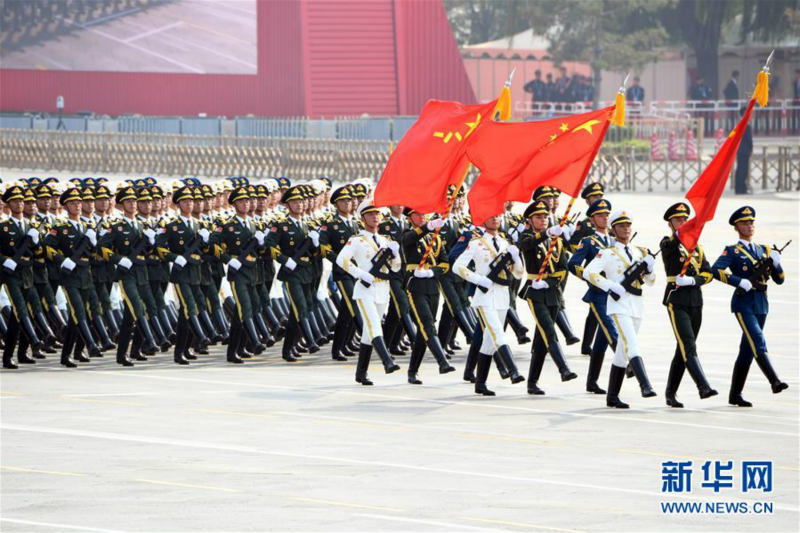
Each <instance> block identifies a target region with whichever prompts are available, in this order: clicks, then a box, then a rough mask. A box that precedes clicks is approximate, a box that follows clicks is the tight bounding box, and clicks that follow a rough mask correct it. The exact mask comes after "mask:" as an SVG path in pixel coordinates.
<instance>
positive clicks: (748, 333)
mask: <svg viewBox="0 0 800 533" xmlns="http://www.w3.org/2000/svg"><path fill="white" fill-rule="evenodd" d="M736 319H737V320H738V321H739V324H740V325H741V326H742V331H744V334H745V336H746V337H747V342H748V343H749V344H750V349H751V350H752V351H753V357H755V358H756V359H758V354H757V353H756V345H755V343H754V342H753V337H751V336H750V332H749V331H748V330H747V326H746V325H745V323H744V318H742V313H736Z"/></svg>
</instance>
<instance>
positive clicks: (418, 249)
mask: <svg viewBox="0 0 800 533" xmlns="http://www.w3.org/2000/svg"><path fill="white" fill-rule="evenodd" d="M404 213H405V215H406V216H407V217H408V220H409V222H410V223H411V227H410V228H409V229H407V230H406V231H405V232H404V233H403V235H402V237H401V242H400V247H401V250H402V252H403V261H404V263H405V265H406V278H405V286H406V294H407V295H408V301H409V304H410V305H411V310H412V314H413V315H414V320H415V321H416V323H417V331H418V333H417V336H416V339H415V340H414V346H413V348H412V350H411V360H410V361H409V363H408V382H409V383H411V384H412V385H421V384H422V381H421V380H420V379H419V377H418V376H417V372H418V371H419V367H420V364H421V363H422V358H423V357H424V356H425V348H426V345H427V347H428V348H429V349H430V350H431V353H432V354H433V357H434V359H435V360H436V362H437V363H438V364H439V373H440V374H446V373H448V372H453V371H455V368H453V367H452V366H450V363H448V362H447V356H446V355H445V352H444V348H443V347H442V344H441V343H440V342H439V337H438V336H437V331H436V312H437V311H438V307H439V284H438V281H437V279H436V278H437V277H439V276H441V275H442V274H444V273H445V272H447V271H449V270H450V264H449V263H448V262H447V255H446V254H445V252H444V247H443V246H442V240H441V238H440V237H439V236H438V235H436V234H435V233H434V232H435V231H436V229H437V228H440V227H442V226H443V225H444V220H442V219H440V218H438V219H433V220H430V221H427V222H426V220H425V216H424V215H422V214H421V213H419V212H417V211H415V210H413V209H409V208H406V209H405V210H404ZM430 243H432V246H431V251H430V253H429V254H428V256H427V258H426V259H425V263H424V264H422V265H421V263H422V258H423V256H424V255H425V250H426V249H427V248H428V245H429V244H430Z"/></svg>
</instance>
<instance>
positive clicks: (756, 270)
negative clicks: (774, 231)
mask: <svg viewBox="0 0 800 533" xmlns="http://www.w3.org/2000/svg"><path fill="white" fill-rule="evenodd" d="M791 242H792V241H791V240H789V242H787V243H786V244H784V245H783V247H782V248H778V245H776V244H773V245H772V249H773V250H775V251H776V252H778V253H781V252H783V251H784V250H785V249H786V247H787V246H789V244H790V243H791ZM771 272H772V259H770V258H769V257H767V256H766V255H764V256H762V257H759V258H758V260H757V261H756V262H755V264H754V265H753V268H752V269H751V270H750V277H749V278H748V279H749V280H750V281H751V282H752V284H753V290H754V291H760V292H764V291H766V290H767V279H768V278H769V276H770V273H771ZM745 292H746V291H745V290H744V289H742V288H741V287H738V288H737V289H736V290H735V291H734V294H736V295H737V296H741V295H743V294H745Z"/></svg>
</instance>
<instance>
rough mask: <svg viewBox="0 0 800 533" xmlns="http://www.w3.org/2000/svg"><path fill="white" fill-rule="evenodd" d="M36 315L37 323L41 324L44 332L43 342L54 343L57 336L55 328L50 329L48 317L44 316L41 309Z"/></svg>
mask: <svg viewBox="0 0 800 533" xmlns="http://www.w3.org/2000/svg"><path fill="white" fill-rule="evenodd" d="M34 316H35V318H36V323H37V324H38V325H39V331H41V332H42V343H43V344H45V345H52V344H53V343H54V342H55V341H56V336H55V334H54V333H53V330H51V329H50V323H49V322H48V321H47V317H46V316H44V312H43V311H39V312H37V313H36V314H35V315H34Z"/></svg>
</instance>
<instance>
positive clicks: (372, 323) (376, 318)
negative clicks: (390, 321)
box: [355, 298, 389, 344]
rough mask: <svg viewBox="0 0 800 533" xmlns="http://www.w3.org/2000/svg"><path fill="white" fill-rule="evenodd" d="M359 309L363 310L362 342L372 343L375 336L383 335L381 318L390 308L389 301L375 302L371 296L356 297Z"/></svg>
mask: <svg viewBox="0 0 800 533" xmlns="http://www.w3.org/2000/svg"><path fill="white" fill-rule="evenodd" d="M355 302H356V305H357V306H358V310H359V311H360V312H361V318H362V319H363V325H362V327H361V343H362V344H372V340H373V339H374V338H375V337H381V336H383V328H382V327H381V319H382V318H383V315H384V314H385V313H386V310H387V309H388V308H389V302H386V303H375V301H374V300H373V299H371V298H369V299H367V298H357V299H355Z"/></svg>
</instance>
